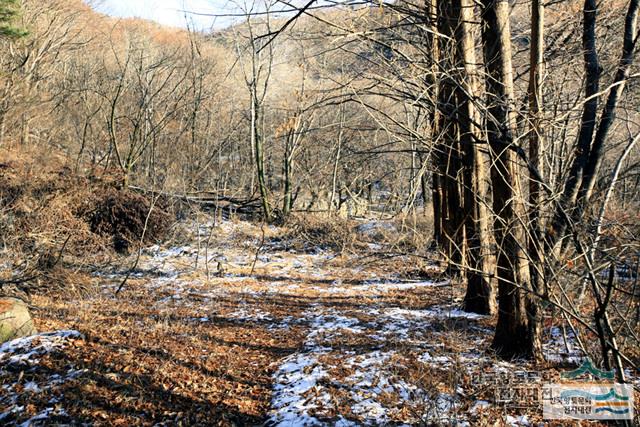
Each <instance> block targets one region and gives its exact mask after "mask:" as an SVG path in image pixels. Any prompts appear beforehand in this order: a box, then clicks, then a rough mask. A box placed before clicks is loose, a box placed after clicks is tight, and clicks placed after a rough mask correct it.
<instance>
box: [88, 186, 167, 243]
mask: <svg viewBox="0 0 640 427" xmlns="http://www.w3.org/2000/svg"><path fill="white" fill-rule="evenodd" d="M147 216H148V220H147ZM87 220H88V223H89V226H90V228H91V231H92V232H93V233H96V234H98V235H101V236H110V237H111V238H112V239H113V247H114V249H115V250H116V251H118V252H120V253H126V252H128V251H129V250H130V249H131V248H132V247H133V246H135V245H136V243H137V242H139V241H140V238H141V237H142V236H143V233H144V240H143V242H144V243H149V242H156V241H158V240H160V239H162V237H163V236H164V235H165V234H166V232H167V230H168V229H169V226H170V224H171V220H170V217H169V215H168V214H167V213H166V212H165V211H164V210H163V209H162V207H161V206H159V205H156V206H153V207H152V205H151V201H150V200H149V199H148V198H146V197H144V196H142V195H140V194H137V193H134V192H132V191H128V190H117V189H115V188H105V189H104V190H102V192H101V194H99V195H98V196H97V198H96V201H95V205H94V206H93V208H92V210H90V211H89V212H87ZM145 223H146V230H145Z"/></svg>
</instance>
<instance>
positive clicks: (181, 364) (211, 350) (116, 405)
mask: <svg viewBox="0 0 640 427" xmlns="http://www.w3.org/2000/svg"><path fill="white" fill-rule="evenodd" d="M375 226H376V225H375V224H374V225H373V226H372V227H375ZM196 228H197V227H196V226H195V225H194V226H189V227H186V226H185V225H183V229H184V230H190V231H187V232H186V233H183V234H184V235H186V236H187V237H184V236H183V237H182V239H181V241H179V242H177V244H176V245H167V246H153V247H148V248H146V249H144V250H143V251H142V252H141V253H142V255H141V257H140V260H139V262H138V264H137V267H136V268H135V269H134V270H133V272H132V274H131V277H130V278H129V279H128V281H127V283H126V284H125V285H124V287H123V290H122V292H120V293H119V294H118V295H117V296H116V295H115V291H116V289H117V288H118V286H119V285H120V284H121V283H122V280H123V278H124V277H125V276H126V274H127V272H128V271H129V270H130V269H131V267H132V265H133V264H134V259H135V254H134V255H132V256H131V257H129V258H127V259H125V260H124V261H123V262H122V263H121V264H120V265H118V266H115V267H114V266H113V265H111V266H110V267H108V268H106V269H103V270H101V271H95V272H94V273H93V274H92V276H91V279H90V280H91V281H92V287H91V289H93V290H92V291H88V292H84V293H78V294H77V295H76V296H75V297H73V298H69V297H65V298H60V297H56V296H42V295H40V296H34V297H33V299H32V304H33V306H34V307H35V310H34V315H35V318H36V320H37V326H38V329H39V330H41V331H54V332H51V333H43V334H40V335H38V336H35V337H30V338H28V339H22V340H15V341H13V342H10V343H7V344H5V345H3V346H2V347H0V362H2V366H3V367H2V368H1V369H0V380H1V382H2V389H1V390H0V414H1V415H0V423H2V424H15V425H20V424H21V423H25V424H24V425H38V424H39V423H40V424H56V423H58V424H83V423H89V424H95V425H115V426H117V425H122V426H130V425H263V424H266V425H283V426H300V425H324V424H328V425H340V426H350V425H402V424H409V425H433V424H451V425H530V424H535V423H536V422H537V421H539V420H540V419H541V416H542V411H541V409H540V404H539V400H538V399H537V398H536V396H539V394H538V393H539V392H540V389H541V384H542V382H543V381H549V380H552V379H553V378H557V376H558V372H559V370H560V369H561V367H562V366H563V363H564V362H571V361H575V359H576V358H577V357H579V356H580V355H579V354H578V353H575V352H572V351H571V350H569V351H567V350H566V346H565V345H564V343H563V341H564V340H563V338H562V334H560V333H559V331H558V329H557V328H554V327H548V328H547V329H546V331H545V334H546V335H547V336H546V342H547V347H546V352H547V356H548V358H549V359H550V360H551V361H552V362H553V363H549V364H548V365H547V366H542V367H541V366H537V367H536V368H535V369H534V368H533V367H532V366H530V365H528V364H527V363H526V362H513V363H507V362H502V361H499V360H497V359H495V358H494V357H492V355H491V352H490V350H489V345H490V342H491V338H492V334H493V325H494V324H495V319H494V318H490V317H486V316H479V315H475V314H469V313H465V312H462V311H460V310H459V307H460V302H461V299H462V289H461V286H454V285H452V284H451V283H450V282H449V281H447V280H445V279H444V278H443V276H442V275H441V271H440V268H439V267H438V266H437V264H436V263H433V264H430V262H429V261H428V260H426V261H425V260H420V261H419V262H418V261H417V260H416V258H412V257H408V256H400V257H384V256H380V253H381V252H384V249H385V248H384V246H383V245H380V244H371V243H370V244H368V246H366V248H367V249H365V250H362V251H360V253H353V252H352V253H349V254H346V253H343V254H338V253H336V252H333V251H332V250H330V249H328V248H321V247H317V246H312V245H308V244H305V242H304V241H291V240H287V239H282V238H281V236H282V234H283V231H282V230H280V229H278V228H276V227H264V228H263V229H261V228H260V226H257V225H254V224H250V223H247V222H229V221H226V222H223V223H222V224H220V225H219V226H217V227H215V228H214V229H213V234H212V236H211V239H208V238H207V234H208V233H209V231H211V230H210V227H208V226H203V225H200V228H199V231H198V233H199V236H200V239H199V240H200V242H201V243H200V245H198V244H197V243H196V241H197V240H198V239H197V238H196V236H195V234H197V233H196V231H194V230H195V229H196ZM184 230H183V231H184ZM362 230H363V232H365V233H366V232H367V227H366V226H365V227H363V228H362ZM207 240H210V242H211V244H210V247H209V248H208V250H205V247H204V246H205V242H206V241H207ZM198 246H200V248H199V249H198ZM206 256H208V257H209V259H210V262H209V277H207V267H206V265H205V264H206V263H205V257H206ZM218 262H220V266H221V267H222V269H223V270H224V271H218ZM504 390H507V391H509V390H511V392H513V390H520V395H519V396H517V397H516V398H514V397H513V396H511V399H512V400H511V402H508V400H509V399H508V398H504V395H501V393H503V392H504ZM501 400H505V401H504V402H501ZM30 423H31V424H30Z"/></svg>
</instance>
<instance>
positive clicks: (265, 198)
mask: <svg viewBox="0 0 640 427" xmlns="http://www.w3.org/2000/svg"><path fill="white" fill-rule="evenodd" d="M254 76H255V73H254ZM256 89H257V88H256V81H255V78H254V81H253V83H252V86H251V90H250V94H251V129H250V132H251V146H252V147H254V154H255V162H256V178H257V180H258V189H259V191H260V200H261V202H262V213H263V215H264V219H265V221H267V222H269V221H271V205H270V204H269V194H268V192H267V184H266V182H265V177H264V152H263V146H262V135H261V134H260V131H259V130H258V126H259V118H260V111H259V102H258V99H257V94H256Z"/></svg>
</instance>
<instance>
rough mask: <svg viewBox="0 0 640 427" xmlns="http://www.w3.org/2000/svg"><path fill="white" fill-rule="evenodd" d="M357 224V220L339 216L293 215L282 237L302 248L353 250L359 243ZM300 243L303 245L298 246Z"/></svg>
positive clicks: (337, 250) (290, 243)
mask: <svg viewBox="0 0 640 427" xmlns="http://www.w3.org/2000/svg"><path fill="white" fill-rule="evenodd" d="M355 225H356V223H355V221H352V220H348V219H344V218H339V217H323V216H317V215H310V214H306V215H304V216H300V215H291V216H290V217H289V218H288V219H287V223H286V227H287V231H286V233H285V235H284V236H282V239H283V240H285V241H288V242H289V245H290V246H292V247H294V248H296V249H301V250H313V249H315V248H320V249H331V250H333V251H336V252H344V251H352V250H354V249H355V248H356V246H357V245H358V239H357V233H356V232H355ZM300 244H302V247H301V248H300V247H297V246H300Z"/></svg>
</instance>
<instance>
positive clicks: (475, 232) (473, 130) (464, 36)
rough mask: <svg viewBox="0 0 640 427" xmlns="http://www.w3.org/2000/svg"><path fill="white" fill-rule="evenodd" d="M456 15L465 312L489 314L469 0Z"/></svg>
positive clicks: (458, 5)
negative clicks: (460, 73)
mask: <svg viewBox="0 0 640 427" xmlns="http://www.w3.org/2000/svg"><path fill="white" fill-rule="evenodd" d="M452 4H453V7H454V9H455V11H454V12H455V13H456V15H457V20H458V25H457V26H456V29H455V38H456V41H457V52H456V55H457V57H458V60H457V62H458V64H459V66H460V67H461V68H462V69H463V70H464V74H463V76H462V78H461V79H460V82H461V87H459V88H458V90H457V97H458V105H459V106H460V108H459V114H460V118H459V122H460V133H461V135H460V145H461V149H462V159H463V173H462V177H463V180H464V213H465V220H464V226H465V238H466V244H465V248H466V258H467V263H468V267H469V270H468V273H467V275H466V276H467V292H466V295H465V299H464V308H465V310H466V311H470V312H474V313H481V314H491V313H493V312H494V310H495V295H494V292H493V287H492V284H491V276H492V275H493V271H494V265H493V262H492V259H491V257H490V254H489V252H490V246H491V245H490V242H489V220H488V210H487V207H486V205H485V204H484V202H485V198H486V193H487V188H486V170H485V162H484V156H483V155H482V153H481V151H480V146H479V143H478V141H479V140H480V138H479V137H478V134H479V130H478V123H479V122H480V119H479V114H478V111H477V109H476V108H475V105H474V103H473V101H472V99H471V98H470V96H473V95H474V94H476V93H478V91H479V84H478V83H479V82H478V65H477V62H476V54H475V37H474V32H473V28H472V25H471V23H472V22H477V20H476V19H475V16H474V7H475V6H474V4H473V2H472V0H454V1H453V2H452Z"/></svg>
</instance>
